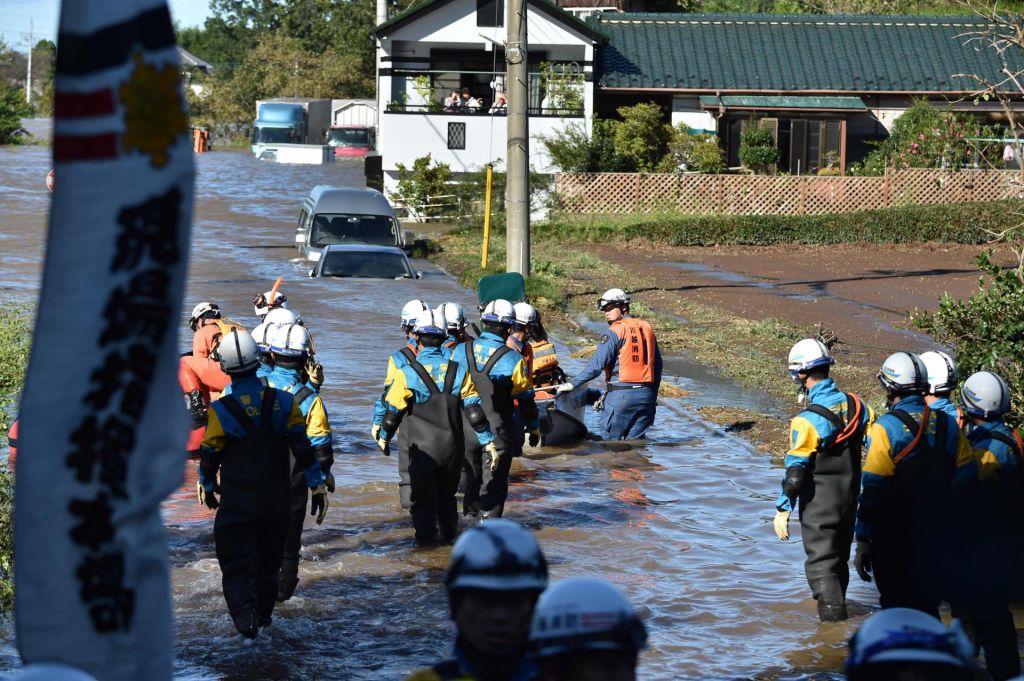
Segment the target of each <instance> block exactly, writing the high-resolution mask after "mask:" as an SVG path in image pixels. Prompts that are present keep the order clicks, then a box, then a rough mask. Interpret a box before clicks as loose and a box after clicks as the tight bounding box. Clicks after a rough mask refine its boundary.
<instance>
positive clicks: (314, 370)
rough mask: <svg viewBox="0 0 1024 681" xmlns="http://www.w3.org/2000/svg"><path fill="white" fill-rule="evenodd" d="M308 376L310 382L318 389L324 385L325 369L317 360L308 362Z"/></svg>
mask: <svg viewBox="0 0 1024 681" xmlns="http://www.w3.org/2000/svg"><path fill="white" fill-rule="evenodd" d="M306 375H307V376H309V382H310V383H312V384H313V385H315V386H316V387H317V388H318V389H319V387H320V386H322V385H323V384H324V367H323V365H322V364H320V362H318V361H316V360H315V359H310V360H309V361H308V362H306Z"/></svg>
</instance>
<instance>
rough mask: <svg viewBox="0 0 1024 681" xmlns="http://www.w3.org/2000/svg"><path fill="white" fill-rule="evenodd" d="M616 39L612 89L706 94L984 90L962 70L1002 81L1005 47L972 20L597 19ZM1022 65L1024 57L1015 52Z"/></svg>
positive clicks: (606, 64)
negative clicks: (985, 37) (999, 50)
mask: <svg viewBox="0 0 1024 681" xmlns="http://www.w3.org/2000/svg"><path fill="white" fill-rule="evenodd" d="M587 21H588V23H590V24H591V25H592V26H593V27H594V28H595V29H597V30H598V31H600V32H601V33H602V34H603V35H605V36H607V37H608V44H607V45H606V46H605V47H604V48H603V49H602V50H601V53H600V71H599V79H598V85H599V86H600V87H603V88H639V89H676V90H695V91H704V92H709V91H710V92H715V91H722V92H726V91H733V92H735V91H745V92H797V91H803V92H808V91H809V92H818V93H873V92H921V93H925V92H934V93H961V92H964V91H968V90H971V89H977V88H976V86H975V85H974V84H973V81H972V80H970V79H967V78H957V77H955V74H958V73H975V74H979V75H982V76H986V77H988V78H990V79H995V80H999V77H998V74H999V71H1000V66H1001V65H1000V62H999V59H998V57H997V56H996V54H995V51H994V50H993V49H992V48H990V47H986V46H984V45H983V44H981V43H980V42H979V41H975V42H973V43H971V44H968V45H965V44H964V43H965V41H966V40H967V39H968V37H969V36H967V35H965V34H969V33H972V32H976V31H982V30H985V27H986V24H985V23H984V21H983V20H981V19H979V18H975V17H970V16H963V17H898V16H821V15H766V14H613V13H605V14H600V15H596V16H594V17H591V18H589V19H588V20H587ZM1010 56H1011V60H1012V63H1013V64H1014V65H1015V67H1016V68H1022V67H1024V59H1021V55H1020V54H1017V53H1014V54H1011V55H1010Z"/></svg>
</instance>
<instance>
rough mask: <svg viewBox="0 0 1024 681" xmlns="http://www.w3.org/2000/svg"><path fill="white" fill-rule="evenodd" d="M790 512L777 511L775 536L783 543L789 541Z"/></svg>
mask: <svg viewBox="0 0 1024 681" xmlns="http://www.w3.org/2000/svg"><path fill="white" fill-rule="evenodd" d="M789 516H790V512H789V511H779V510H776V511H775V536H776V537H778V538H779V539H781V540H782V541H789Z"/></svg>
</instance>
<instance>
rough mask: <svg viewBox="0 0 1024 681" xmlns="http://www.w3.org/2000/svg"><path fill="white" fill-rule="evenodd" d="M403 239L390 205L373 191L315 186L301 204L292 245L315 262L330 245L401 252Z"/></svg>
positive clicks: (404, 238) (402, 233)
mask: <svg viewBox="0 0 1024 681" xmlns="http://www.w3.org/2000/svg"><path fill="white" fill-rule="evenodd" d="M410 234H411V233H410ZM407 236H408V235H407V234H406V233H405V232H403V231H402V228H401V225H399V223H398V218H396V217H395V211H394V209H393V208H392V207H391V204H390V203H389V202H388V200H387V199H386V198H385V197H384V195H383V194H381V193H380V192H379V191H377V190H376V189H356V188H355V187H332V186H329V185H317V186H316V187H313V189H312V191H310V192H309V195H308V196H307V197H306V199H305V201H303V203H302V210H301V211H300V212H299V221H298V225H297V226H296V230H295V246H296V247H297V248H298V249H299V250H300V251H302V255H303V257H304V258H306V259H307V260H309V261H311V262H316V261H317V260H319V259H320V252H321V251H322V250H323V249H324V248H325V247H327V246H330V245H332V244H369V245H372V246H397V247H398V248H401V249H404V248H405V247H406V237H407Z"/></svg>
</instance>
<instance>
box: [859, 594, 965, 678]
mask: <svg viewBox="0 0 1024 681" xmlns="http://www.w3.org/2000/svg"><path fill="white" fill-rule="evenodd" d="M972 657H974V653H973V646H972V645H971V641H970V639H969V638H967V634H965V633H964V630H963V627H962V626H961V625H960V622H959V621H958V620H953V622H952V624H950V625H949V627H948V628H947V627H945V626H943V624H942V622H941V621H939V620H938V619H937V618H935V617H932V616H930V615H926V614H925V613H923V612H920V611H918V610H912V609H910V608H890V609H888V610H882V611H881V612H876V613H875V614H874V615H872V616H871V617H869V618H867V620H865V621H864V624H862V625H861V626H860V629H858V630H857V633H856V634H854V635H853V637H852V638H850V649H849V653H848V655H847V657H846V678H847V679H848V681H936V680H941V681H969V680H970V679H972V678H974V676H973V670H972V667H973V663H972V661H971V658H972Z"/></svg>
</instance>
